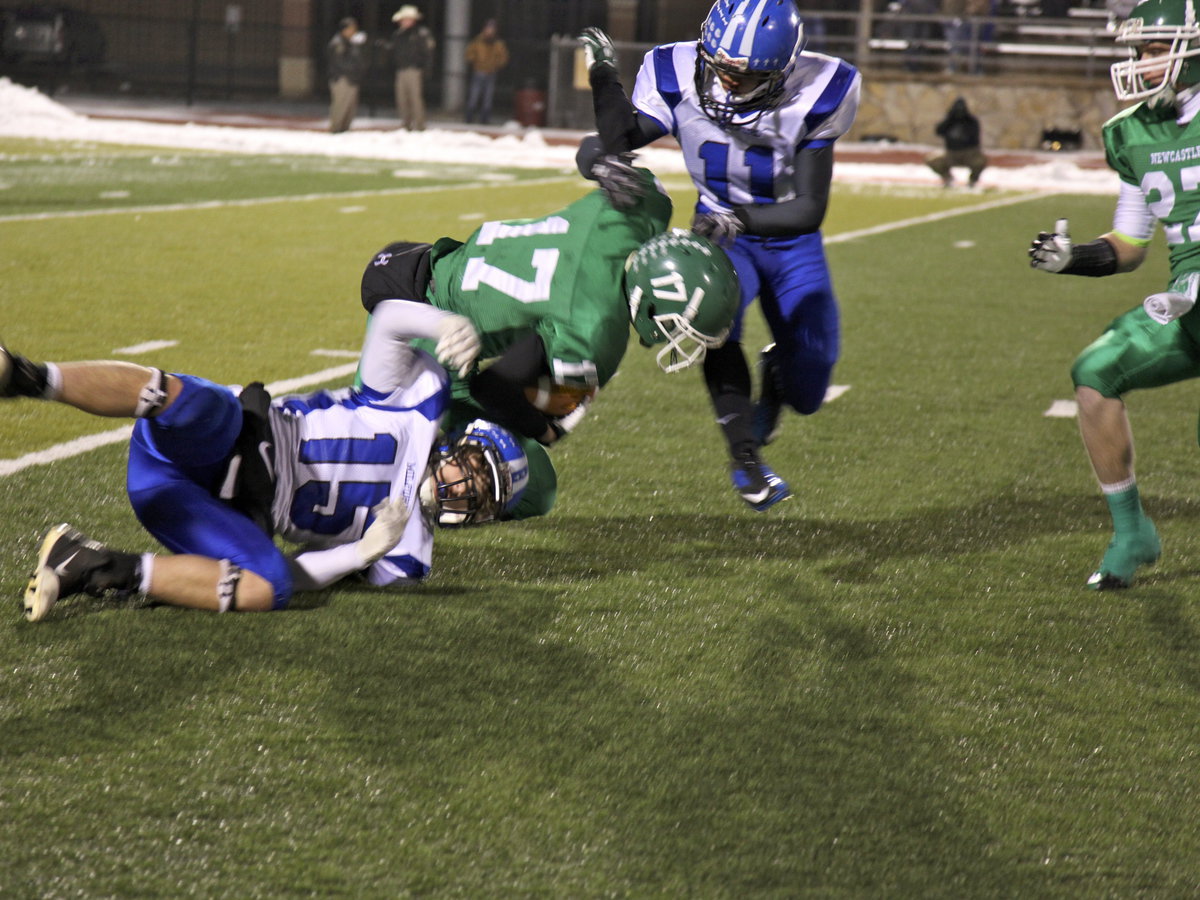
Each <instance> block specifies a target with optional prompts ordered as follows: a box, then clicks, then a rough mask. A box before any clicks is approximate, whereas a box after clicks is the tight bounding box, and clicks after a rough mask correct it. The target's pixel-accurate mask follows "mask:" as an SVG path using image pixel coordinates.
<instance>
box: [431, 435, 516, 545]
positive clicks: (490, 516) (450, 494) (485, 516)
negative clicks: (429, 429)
mask: <svg viewBox="0 0 1200 900" xmlns="http://www.w3.org/2000/svg"><path fill="white" fill-rule="evenodd" d="M429 467H430V476H429V477H428V478H426V479H425V482H424V483H423V484H422V486H421V508H422V511H423V512H424V513H425V515H426V516H427V517H428V518H429V519H430V520H431V521H432V522H434V523H436V524H437V525H440V526H442V527H443V528H458V527H462V526H465V525H482V524H484V523H485V522H492V521H495V520H496V519H499V518H500V517H501V516H502V515H504V514H505V513H507V512H510V511H511V510H512V508H513V507H514V506H516V505H517V502H518V501H519V500H520V499H521V496H522V494H523V493H524V492H525V485H526V484H527V483H528V481H529V460H528V459H527V458H526V456H525V451H524V450H522V449H521V445H520V443H518V441H517V439H516V437H515V436H514V435H513V434H512V432H510V431H507V430H506V429H504V428H501V427H500V426H499V425H496V424H494V423H492V422H487V421H484V420H483V419H476V420H475V421H474V422H472V423H471V424H470V425H468V426H467V427H466V430H465V431H464V432H463V433H462V434H461V435H458V436H457V437H456V438H454V439H453V440H451V441H449V442H447V443H444V444H442V445H441V446H439V447H437V448H435V449H434V452H433V456H432V458H431V459H430V465H429Z"/></svg>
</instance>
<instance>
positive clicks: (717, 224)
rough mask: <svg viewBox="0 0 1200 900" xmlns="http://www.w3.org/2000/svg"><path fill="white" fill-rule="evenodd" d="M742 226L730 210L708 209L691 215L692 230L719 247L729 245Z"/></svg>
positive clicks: (739, 232) (740, 231)
mask: <svg viewBox="0 0 1200 900" xmlns="http://www.w3.org/2000/svg"><path fill="white" fill-rule="evenodd" d="M743 230H744V227H743V225H742V223H741V221H740V220H739V219H738V217H737V216H735V215H734V214H733V213H732V212H728V211H724V210H709V211H708V212H698V213H696V215H695V216H693V217H692V231H693V232H695V233H696V234H698V235H700V237H705V238H708V239H709V240H710V241H712V242H713V243H714V244H716V245H717V246H719V247H731V246H733V242H734V241H736V240H737V236H738V235H739V234H741V233H742V231H743Z"/></svg>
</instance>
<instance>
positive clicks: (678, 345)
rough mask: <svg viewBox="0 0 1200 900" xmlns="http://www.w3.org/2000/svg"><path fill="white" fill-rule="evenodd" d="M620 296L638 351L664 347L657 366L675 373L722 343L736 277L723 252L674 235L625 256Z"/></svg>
mask: <svg viewBox="0 0 1200 900" xmlns="http://www.w3.org/2000/svg"><path fill="white" fill-rule="evenodd" d="M625 296H626V298H627V299H628V300H629V318H630V321H631V322H632V323H633V327H634V330H635V331H637V333H638V337H639V338H641V342H642V345H643V346H646V347H650V346H653V345H655V344H663V343H665V344H666V346H665V347H663V348H662V349H661V350H659V352H658V355H657V357H656V359H657V360H658V365H659V366H660V367H661V368H662V370H663V371H664V372H677V371H679V370H680V369H686V368H687V367H688V366H690V365H693V364H694V363H697V362H700V361H701V360H703V359H704V355H705V354H706V353H707V352H708V350H709V348H711V347H720V346H721V345H722V344H723V343H725V338H726V337H727V336H728V335H729V329H730V326H731V325H732V323H733V317H734V314H735V313H736V312H737V308H738V302H739V291H738V277H737V272H735V271H734V268H733V263H731V262H730V261H729V257H728V256H727V255H726V254H725V251H724V250H722V249H721V248H720V247H718V246H717V245H716V244H714V243H713V242H712V241H710V240H708V239H707V238H703V237H700V236H699V235H696V234H693V233H692V232H690V231H683V230H680V229H674V230H671V231H667V232H664V233H663V234H659V235H656V236H655V237H653V238H651V239H650V240H648V241H646V243H644V244H642V246H641V247H639V248H638V249H637V250H635V251H634V252H633V253H631V254H630V255H629V259H628V260H627V261H626V263H625Z"/></svg>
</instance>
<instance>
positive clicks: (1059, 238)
mask: <svg viewBox="0 0 1200 900" xmlns="http://www.w3.org/2000/svg"><path fill="white" fill-rule="evenodd" d="M1029 264H1030V265H1031V266H1033V267H1034V268H1035V269H1041V270H1042V271H1043V272H1061V271H1062V270H1063V269H1065V268H1066V267H1067V266H1069V265H1070V264H1071V235H1070V234H1069V233H1068V232H1067V220H1066V219H1059V220H1058V221H1057V222H1055V223H1054V233H1053V234H1051V233H1049V232H1046V231H1042V232H1039V233H1038V236H1037V237H1036V238H1035V239H1034V241H1033V243H1032V244H1031V245H1030V247H1029Z"/></svg>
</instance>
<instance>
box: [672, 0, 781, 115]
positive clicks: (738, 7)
mask: <svg viewBox="0 0 1200 900" xmlns="http://www.w3.org/2000/svg"><path fill="white" fill-rule="evenodd" d="M803 47H804V22H803V21H802V20H801V18H800V11H799V10H798V9H797V8H796V4H795V3H794V2H792V0H717V2H716V3H714V4H713V8H712V9H711V10H709V12H708V18H706V19H705V20H704V26H703V28H702V30H701V32H700V42H699V44H698V46H697V48H696V49H697V57H696V93H697V95H698V96H699V98H700V107H701V109H703V110H704V112H705V114H706V115H707V116H708V117H709V118H710V119H712V120H713V121H714V122H716V123H717V124H718V125H722V126H724V125H728V124H730V123H732V124H734V125H741V126H745V125H752V124H754V123H755V122H757V121H758V119H759V118H760V117H761V116H762V114H763V113H765V112H767V111H768V110H771V109H774V108H775V107H776V106H778V105H779V104H780V103H781V102H782V101H783V98H784V85H785V83H786V82H787V79H788V76H789V75H791V73H792V70H793V68H795V65H796V57H797V56H798V55H799V53H800V51H801V49H803Z"/></svg>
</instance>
